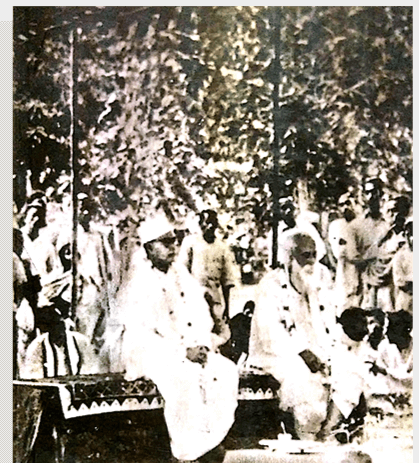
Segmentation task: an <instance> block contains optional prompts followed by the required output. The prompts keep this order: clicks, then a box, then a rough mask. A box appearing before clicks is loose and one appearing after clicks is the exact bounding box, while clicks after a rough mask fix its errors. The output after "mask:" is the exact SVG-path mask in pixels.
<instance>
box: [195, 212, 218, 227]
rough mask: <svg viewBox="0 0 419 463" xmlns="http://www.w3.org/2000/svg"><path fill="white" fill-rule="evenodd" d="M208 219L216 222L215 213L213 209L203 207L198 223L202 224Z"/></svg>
mask: <svg viewBox="0 0 419 463" xmlns="http://www.w3.org/2000/svg"><path fill="white" fill-rule="evenodd" d="M208 220H209V221H210V222H213V223H216V224H218V216H217V213H216V212H215V211H214V210H213V209H205V210H203V211H202V212H200V214H199V225H202V224H203V223H204V222H206V221H208Z"/></svg>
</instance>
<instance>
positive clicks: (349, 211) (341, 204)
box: [338, 194, 356, 222]
mask: <svg viewBox="0 0 419 463" xmlns="http://www.w3.org/2000/svg"><path fill="white" fill-rule="evenodd" d="M338 209H339V210H340V211H342V216H343V218H344V219H345V220H346V221H347V222H351V221H352V220H353V219H354V218H355V217H356V216H355V212H354V208H353V204H352V201H351V198H350V197H349V195H348V194H344V195H342V196H341V197H340V198H339V199H338Z"/></svg>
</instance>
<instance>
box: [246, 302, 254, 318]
mask: <svg viewBox="0 0 419 463" xmlns="http://www.w3.org/2000/svg"><path fill="white" fill-rule="evenodd" d="M254 311H255V303H254V301H247V302H246V304H245V305H244V307H243V313H244V315H246V316H247V317H252V315H253V312H254Z"/></svg>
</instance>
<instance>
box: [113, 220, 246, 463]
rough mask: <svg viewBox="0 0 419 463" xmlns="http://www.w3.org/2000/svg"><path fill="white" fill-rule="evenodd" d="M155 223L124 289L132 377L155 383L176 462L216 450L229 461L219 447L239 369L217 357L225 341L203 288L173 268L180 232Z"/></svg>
mask: <svg viewBox="0 0 419 463" xmlns="http://www.w3.org/2000/svg"><path fill="white" fill-rule="evenodd" d="M156 220H157V219H156ZM156 220H151V221H149V222H145V223H144V224H143V226H141V227H140V238H141V241H142V243H143V244H144V247H142V246H141V247H137V249H136V250H135V252H134V254H133V256H132V259H131V269H130V272H129V277H128V281H127V283H126V285H125V287H123V288H121V291H120V292H121V295H120V299H119V304H120V305H121V317H122V320H123V322H124V325H125V333H124V337H123V342H122V357H123V362H124V363H125V369H126V373H125V378H126V379H128V380H134V379H136V378H139V377H141V376H146V377H148V378H150V379H151V380H153V381H154V382H155V383H156V385H157V387H158V389H159V391H160V393H161V394H162V396H163V399H164V401H165V406H164V416H165V419H166V424H167V428H168V431H169V436H170V441H171V449H172V453H173V456H174V457H175V458H176V459H178V460H180V461H194V460H197V459H199V458H201V457H203V456H204V458H205V455H206V454H208V452H211V462H214V463H215V462H216V461H222V460H221V459H220V458H223V452H217V450H219V449H220V444H221V443H222V441H223V440H224V438H225V437H226V435H227V433H228V431H229V429H230V428H231V426H232V424H233V422H234V414H235V410H236V407H237V394H238V371H237V367H236V365H235V364H234V363H233V362H231V361H230V360H228V359H226V358H225V357H223V356H222V355H220V354H219V353H218V349H217V348H218V346H219V345H220V344H221V343H222V340H221V339H220V337H219V336H217V335H215V334H214V333H212V328H213V324H214V322H213V320H212V318H211V316H210V313H209V310H208V305H207V303H206V301H205V298H204V290H203V288H202V287H201V286H200V285H199V283H198V282H197V281H196V280H195V279H194V278H193V277H192V275H190V274H189V273H188V272H187V271H186V270H185V269H184V268H183V267H181V268H180V269H179V268H176V266H175V265H172V263H173V261H174V259H175V257H176V251H175V247H174V244H175V235H174V234H173V228H172V231H169V232H167V228H166V229H164V228H163V227H165V226H166V227H167V220H166V225H164V223H163V225H162V223H161V222H160V224H159V223H157V222H156ZM163 222H164V221H163ZM166 232H167V233H166ZM217 455H218V456H217ZM217 458H218V459H217ZM207 461H209V460H208V459H207Z"/></svg>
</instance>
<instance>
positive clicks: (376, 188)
mask: <svg viewBox="0 0 419 463" xmlns="http://www.w3.org/2000/svg"><path fill="white" fill-rule="evenodd" d="M364 191H365V196H366V199H367V203H368V207H369V213H370V216H371V217H372V218H373V219H378V218H380V217H381V210H380V202H381V198H382V195H383V182H382V181H381V180H380V179H379V178H373V179H371V180H369V181H367V182H366V184H365V187H364Z"/></svg>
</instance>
